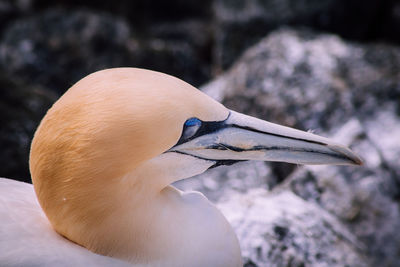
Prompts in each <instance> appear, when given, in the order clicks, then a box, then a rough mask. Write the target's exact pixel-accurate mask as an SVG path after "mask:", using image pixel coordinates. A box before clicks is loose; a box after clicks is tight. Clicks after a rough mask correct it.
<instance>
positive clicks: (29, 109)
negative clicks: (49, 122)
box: [0, 75, 56, 182]
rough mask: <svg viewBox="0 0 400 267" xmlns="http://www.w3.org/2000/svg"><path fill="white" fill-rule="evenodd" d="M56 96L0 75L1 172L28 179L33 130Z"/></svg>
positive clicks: (20, 178)
mask: <svg viewBox="0 0 400 267" xmlns="http://www.w3.org/2000/svg"><path fill="white" fill-rule="evenodd" d="M55 99H56V95H55V94H53V93H51V92H49V91H47V90H46V89H44V88H40V87H37V86H31V85H26V84H23V83H21V82H18V81H15V80H11V79H9V78H8V77H6V76H3V75H0V124H1V128H0V151H1V157H0V166H1V175H4V176H6V177H9V178H13V179H16V180H20V181H25V182H30V180H31V179H30V174H29V168H28V162H29V148H30V144H31V140H32V137H33V133H34V131H35V130H36V127H37V125H38V124H39V122H40V120H41V119H42V117H43V116H44V114H45V113H46V111H47V109H48V108H49V107H50V106H51V104H52V103H53V102H54V101H55Z"/></svg>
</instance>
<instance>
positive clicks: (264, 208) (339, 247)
mask: <svg viewBox="0 0 400 267" xmlns="http://www.w3.org/2000/svg"><path fill="white" fill-rule="evenodd" d="M218 207H219V208H220V209H221V211H222V212H223V213H224V214H225V216H227V218H228V220H229V221H230V223H231V224H232V226H233V228H234V229H235V231H236V233H237V235H238V237H239V241H240V244H241V248H242V254H243V258H244V262H245V266H254V265H255V266H259V267H267V266H321V267H322V266H326V267H328V266H368V264H367V262H366V259H365V258H364V257H363V256H362V253H360V252H362V250H363V247H362V246H361V245H360V244H358V241H357V240H356V239H355V237H354V235H353V234H352V233H350V232H349V231H348V230H347V229H346V228H345V227H344V226H343V225H342V224H341V222H340V221H339V220H338V219H337V218H335V217H334V216H332V215H331V214H329V213H328V212H326V211H324V210H323V209H322V208H321V207H320V206H318V205H316V204H314V203H312V202H307V201H304V200H303V199H301V198H300V197H298V196H296V195H295V194H293V193H292V192H290V191H279V192H275V193H270V192H268V191H266V190H263V189H252V190H250V191H249V192H248V193H247V194H236V195H235V194H233V195H232V196H231V198H230V199H229V200H228V201H221V202H220V203H219V204H218ZM233 207H234V208H233ZM243 215H244V216H243ZM333 248H334V249H333Z"/></svg>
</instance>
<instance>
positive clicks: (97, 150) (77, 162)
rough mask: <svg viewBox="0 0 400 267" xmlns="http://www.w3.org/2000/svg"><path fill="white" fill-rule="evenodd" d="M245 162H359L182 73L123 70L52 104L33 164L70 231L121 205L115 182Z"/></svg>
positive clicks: (57, 218)
mask: <svg viewBox="0 0 400 267" xmlns="http://www.w3.org/2000/svg"><path fill="white" fill-rule="evenodd" d="M241 160H263V161H284V162H291V163H299V164H360V163H361V160H360V159H359V158H358V157H357V156H356V155H355V154H354V153H353V152H351V151H350V150H349V149H348V148H346V147H344V146H341V145H339V144H337V143H335V142H333V141H331V140H329V139H326V138H323V137H319V136H316V135H314V134H311V133H307V132H303V131H299V130H295V129H291V128H287V127H284V126H279V125H276V124H272V123H269V122H266V121H263V120H260V119H256V118H253V117H249V116H246V115H243V114H240V113H237V112H234V111H231V110H229V109H227V108H225V107H224V106H223V105H221V104H220V103H218V102H216V101H215V100H213V99H211V98H210V97H208V96H206V95H205V94H203V93H202V92H200V91H199V90H197V89H195V88H194V87H192V86H191V85H189V84H187V83H185V82H183V81H181V80H179V79H177V78H174V77H171V76H169V75H166V74H162V73H158V72H154V71H148V70H142V69H134V68H118V69H109V70H103V71H99V72H96V73H93V74H91V75H89V76H87V77H85V78H83V79H82V80H81V81H79V82H78V83H76V84H75V85H74V86H72V87H71V88H70V89H69V90H68V91H67V92H66V93H65V94H64V95H63V96H62V97H61V98H60V99H59V100H58V101H57V102H56V103H55V104H54V105H53V107H52V108H51V109H50V110H49V111H48V113H47V114H46V116H45V117H44V119H43V121H42V122H41V124H40V126H39V128H38V130H37V131H36V133H35V136H34V139H33V142H32V147H31V155H30V170H31V175H32V180H33V183H34V186H35V190H36V193H37V195H38V199H39V202H40V204H41V206H42V208H43V209H44V211H45V212H46V215H47V216H48V217H49V219H50V221H51V222H52V224H53V226H54V227H55V228H56V230H57V231H59V232H60V233H62V234H64V235H66V236H67V237H70V234H69V232H70V231H72V230H69V229H68V227H67V226H66V225H67V224H68V225H75V226H74V227H75V228H80V227H81V228H82V229H83V228H84V226H85V220H88V217H89V216H88V215H87V214H90V217H91V220H95V221H96V220H97V221H99V222H100V221H101V220H102V219H101V218H102V216H104V213H106V212H112V210H115V209H116V207H115V205H116V203H119V202H118V201H111V200H112V199H118V197H117V196H116V194H115V192H116V191H115V188H119V189H118V190H120V188H124V189H123V190H126V191H127V192H129V191H130V190H132V191H131V192H133V193H137V194H138V195H140V192H141V191H142V192H143V191H146V192H148V193H149V195H151V192H153V193H157V191H160V190H162V189H163V187H165V186H167V185H168V184H170V183H172V182H174V181H176V180H179V179H183V178H187V177H190V176H193V175H196V174H199V173H201V172H204V171H205V170H207V169H209V168H211V167H214V166H218V165H221V164H231V163H234V162H237V161H241ZM121 185H123V186H122V187H121ZM127 194H128V195H129V193H127ZM121 195H125V194H121ZM82 203H97V204H96V205H85V206H86V208H85V209H82V206H83V205H82ZM80 211H81V212H80ZM82 231H83V230H82ZM78 232H79V231H78ZM71 239H73V238H71Z"/></svg>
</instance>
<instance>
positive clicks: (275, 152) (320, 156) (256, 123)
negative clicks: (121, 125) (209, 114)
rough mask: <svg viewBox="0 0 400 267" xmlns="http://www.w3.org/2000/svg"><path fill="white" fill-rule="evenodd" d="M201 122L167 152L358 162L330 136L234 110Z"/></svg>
mask: <svg viewBox="0 0 400 267" xmlns="http://www.w3.org/2000/svg"><path fill="white" fill-rule="evenodd" d="M203 123H204V124H207V123H209V124H210V125H208V126H207V125H205V126H204V127H205V128H204V129H202V130H201V134H199V135H196V136H195V137H194V138H192V139H190V140H187V141H186V142H182V143H178V144H177V145H176V146H174V147H173V148H171V149H170V150H169V152H177V153H182V154H186V155H191V156H193V157H197V158H202V159H205V160H213V161H215V162H216V164H217V165H221V164H225V163H227V164H229V163H234V162H236V161H242V160H262V161H282V162H289V163H297V164H337V165H361V164H362V160H361V159H360V158H359V157H358V156H357V155H356V154H355V153H354V152H352V151H351V150H350V149H349V148H347V147H345V146H343V145H340V144H338V143H335V142H334V141H332V140H329V139H327V138H324V137H320V136H318V135H315V134H312V133H308V132H303V131H300V130H296V129H292V128H289V127H285V126H281V125H277V124H274V123H270V122H267V121H263V120H260V119H257V118H254V117H250V116H247V115H244V114H240V113H237V112H234V111H230V114H229V116H228V118H227V119H226V120H224V121H221V122H203ZM211 124H212V125H211Z"/></svg>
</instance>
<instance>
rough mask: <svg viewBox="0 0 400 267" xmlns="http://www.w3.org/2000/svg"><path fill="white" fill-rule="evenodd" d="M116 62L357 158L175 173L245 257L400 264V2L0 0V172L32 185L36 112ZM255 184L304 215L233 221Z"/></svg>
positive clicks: (257, 261) (287, 262)
mask: <svg viewBox="0 0 400 267" xmlns="http://www.w3.org/2000/svg"><path fill="white" fill-rule="evenodd" d="M119 66H131V67H141V68H148V69H153V70H158V71H161V72H165V73H168V74H172V75H174V76H177V77H179V78H181V79H183V80H185V81H187V82H189V83H191V84H193V85H194V86H197V87H200V88H201V90H203V91H204V92H206V93H208V94H209V95H211V96H212V97H214V98H216V99H217V100H219V101H221V102H222V103H224V104H225V105H226V106H228V107H229V108H231V109H234V110H237V111H240V112H244V113H247V114H250V115H253V116H257V117H261V118H263V119H266V120H270V121H273V122H277V123H280V124H284V125H288V126H291V127H296V128H300V129H302V130H309V129H311V130H314V131H315V132H316V133H318V134H322V135H326V136H330V137H332V138H336V140H337V141H341V142H343V143H346V144H347V145H350V146H351V147H352V148H353V149H354V150H355V151H357V152H358V153H359V154H360V155H361V156H362V157H363V158H364V159H365V163H366V164H365V167H363V168H358V169H356V168H352V167H350V168H343V167H315V168H314V167H302V168H300V167H297V166H294V165H289V164H278V163H274V164H267V163H265V164H264V163H243V164H242V163H241V164H239V165H237V166H235V167H233V168H232V169H224V168H221V169H216V170H213V171H212V172H210V173H209V174H207V175H206V176H204V177H203V176H202V177H201V178H200V179H195V180H194V179H189V180H186V181H183V182H181V183H179V184H177V186H179V187H181V188H183V189H196V190H201V191H202V192H203V193H205V194H206V195H207V196H208V197H209V198H210V199H212V200H214V201H215V202H217V203H220V207H221V209H222V210H223V211H224V212H225V214H227V216H228V219H229V218H231V219H230V222H231V223H232V224H233V225H234V227H235V230H236V231H237V233H238V235H239V239H240V242H241V246H242V250H243V255H244V258H245V264H246V266H346V265H347V266H374V265H376V264H378V263H379V266H399V265H400V242H399V241H400V232H399V231H398V229H399V227H400V214H399V210H400V206H399V199H400V167H399V163H398V159H399V156H400V145H399V143H400V142H399V139H400V117H399V116H400V1H397V0H363V1H361V0H297V1H292V0H242V1H241V0H202V1H194V0H169V1H162V0H134V1H131V0H113V1H101V0H99V1H77V0H59V1H49V0H0V123H1V126H0V166H1V168H0V177H8V178H12V179H16V180H20V181H26V182H30V175H29V169H28V159H29V146H30V142H31V139H32V136H33V133H34V131H35V129H36V127H37V125H38V123H39V122H40V120H41V118H42V117H43V116H44V114H45V112H46V110H47V109H48V108H49V107H50V106H51V105H52V103H53V102H54V101H55V100H57V99H58V97H60V95H61V94H62V93H63V92H65V91H66V90H67V89H68V88H69V87H70V86H71V85H73V84H74V83H75V82H77V81H78V80H79V79H80V78H82V77H84V76H86V75H87V74H89V73H91V72H94V71H96V70H100V69H104V68H111V67H119ZM333 181H334V182H333ZM255 188H263V189H265V190H266V191H268V192H271V191H274V190H275V191H279V192H283V191H285V192H290V193H291V194H294V195H295V196H296V197H297V198H299V199H302V200H307V201H308V203H309V202H311V203H313V205H314V204H316V207H317V208H316V207H314V206H313V207H309V206H307V205H308V204H305V203H303V202H301V203H302V204H298V203H297V202H296V203H297V204H298V205H299V206H302V207H307V209H304V211H305V212H304V213H302V214H303V215H304V216H303V217H301V216H300V217H299V216H297V217H296V216H295V217H293V218H292V217H290V216H289V217H284V218H281V217H279V220H278V221H279V223H277V222H276V221H273V222H271V221H268V222H265V221H263V222H262V223H261V222H260V224H261V225H269V226H270V228H268V227H264V228H263V229H262V230H260V229H259V228H257V229H258V230H254V229H255V228H254V227H250V226H249V227H244V226H243V225H254V224H257V223H256V222H254V218H252V217H251V216H247V217H246V216H244V215H243V214H241V215H237V214H236V215H232V214H231V213H232V210H234V209H236V210H238V211H240V210H241V209H240V208H239V207H240V205H241V204H240V203H242V202H240V201H239V202H238V200H237V199H242V198H245V199H247V200H246V201H250V200H251V199H253V200H254V199H257V196H259V195H257V194H256V195H252V194H253V193H254V192H253V191H252V190H253V189H255ZM275 191H274V192H275ZM278 195H279V194H278ZM235 196H236V197H235ZM262 198H263V199H269V198H268V197H265V196H262ZM297 198H296V199H297ZM249 199H250V200H249ZM273 201H278V203H277V206H280V205H281V204H279V203H282V201H281V200H280V199H279V198H278V199H277V200H276V199H274V200H273ZM296 201H300V200H296ZM231 202H232V203H235V204H234V205H233V204H232V205H233V206H231V205H230V203H231ZM283 202H284V201H283ZM263 203H264V202H263ZM299 203H300V202H299ZM242 204H243V203H242ZM283 206H284V205H283ZM283 206H282V207H283ZM252 207H253V208H254V209H256V210H257V208H260V207H259V206H257V205H255V206H252ZM246 209H250V208H249V207H247V208H246ZM261 210H262V209H261ZM260 212H262V211H260ZM282 212H283V211H282ZM325 213H327V214H328V215H329V216H332V218H333V219H326V218H328V217H329V216H328V215H327V216H328V217H326V216H325V215H324V216H325V217H324V216H323V218H322V217H321V216H322V215H321V214H325ZM229 214H231V217H229ZM282 214H291V213H290V212H289V211H285V212H283V213H282ZM235 216H236V217H235ZM282 216H287V215H282ZM311 217H312V218H314V219H315V218H316V219H315V222H314V223H310V221H309V220H310V218H311ZM235 218H236V219H235ZM299 218H300V219H301V221H299V220H300V219H299ZM324 218H325V219H324ZM329 218H331V217H329ZM235 220H236V221H235ZM266 220H267V219H266ZM246 223H247V224H246ZM292 223H296V225H305V226H304V227H305V228H301V229H300V228H299V229H297V228H292ZM307 223H308V224H307ZM327 225H328V226H329V227H328V226H327ZM332 225H333V226H334V227H333V226H332ZM330 226H332V227H330ZM241 227H242V228H241ZM335 227H336V228H335ZM296 229H297V230H296ZM316 229H317V230H319V231H320V233H319V234H318V233H316V232H313V231H317V230H316ZM251 231H253V232H251ZM254 231H255V232H254ZM321 233H323V234H321ZM260 236H262V238H261V239H262V240H263V241H258V243H257V242H256V243H254V240H260V239H259V238H260ZM299 236H300V237H301V238H300V237H299ZM257 238H258V239H257ZM302 238H303V239H302ZM296 240H297V241H296ZM299 240H301V242H300V241H299ZM304 240H307V242H306V241H304ZM303 241H304V242H303ZM296 242H300V243H296ZM271 244H273V245H271ZM318 264H320V265H318ZM321 264H322V265H321ZM323 264H327V265H323Z"/></svg>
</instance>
